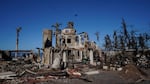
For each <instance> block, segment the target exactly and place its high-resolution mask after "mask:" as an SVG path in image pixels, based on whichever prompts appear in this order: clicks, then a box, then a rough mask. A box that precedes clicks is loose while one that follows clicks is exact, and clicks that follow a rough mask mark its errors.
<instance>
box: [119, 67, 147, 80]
mask: <svg viewBox="0 0 150 84" xmlns="http://www.w3.org/2000/svg"><path fill="white" fill-rule="evenodd" d="M119 73H120V75H121V77H122V78H123V79H125V80H127V81H128V82H140V81H142V80H147V79H146V78H147V74H146V73H145V72H143V71H142V70H141V69H139V68H137V67H136V66H134V65H132V64H129V65H126V66H125V67H123V70H121V71H120V72H119Z"/></svg>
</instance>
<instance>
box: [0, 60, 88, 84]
mask: <svg viewBox="0 0 150 84" xmlns="http://www.w3.org/2000/svg"><path fill="white" fill-rule="evenodd" d="M39 66H40V67H39ZM0 67H3V68H1V69H0V71H1V72H0V84H49V83H51V82H52V81H53V82H54V81H56V80H58V79H80V80H83V81H86V82H91V81H90V80H88V79H87V78H85V75H84V73H82V72H84V70H86V71H88V69H89V66H87V65H86V66H85V65H83V66H82V64H80V65H79V64H77V65H75V68H66V69H64V70H60V69H57V70H53V69H51V68H49V67H47V66H44V65H38V64H33V63H31V64H26V63H25V62H24V61H22V60H18V61H9V62H8V61H5V62H1V65H0ZM81 67H82V69H81ZM45 82H46V83H45Z"/></svg>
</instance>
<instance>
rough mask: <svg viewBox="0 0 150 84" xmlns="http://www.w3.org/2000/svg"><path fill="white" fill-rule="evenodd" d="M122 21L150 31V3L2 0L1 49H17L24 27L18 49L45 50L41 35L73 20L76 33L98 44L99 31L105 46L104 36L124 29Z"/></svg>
mask: <svg viewBox="0 0 150 84" xmlns="http://www.w3.org/2000/svg"><path fill="white" fill-rule="evenodd" d="M122 18H124V19H125V21H126V23H127V25H128V26H130V25H132V27H129V28H130V29H134V30H136V31H137V32H149V31H150V0H0V31H1V32H0V49H2V50H7V49H8V50H13V49H15V48H16V28H18V27H22V30H21V31H20V35H19V49H23V50H24V49H28V50H29V49H33V50H34V49H36V47H42V32H43V30H44V29H52V27H51V26H52V25H53V24H55V23H56V22H58V23H60V24H62V25H61V26H60V29H63V28H65V27H66V26H67V22H69V21H73V22H74V26H75V28H76V31H77V33H80V32H87V33H88V34H89V38H90V40H91V41H96V36H95V35H94V33H95V32H99V36H100V42H97V41H96V42H97V44H98V45H100V46H102V44H103V42H104V36H105V35H106V34H109V35H111V34H113V31H114V30H121V21H122Z"/></svg>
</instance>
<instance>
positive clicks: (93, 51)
mask: <svg viewBox="0 0 150 84" xmlns="http://www.w3.org/2000/svg"><path fill="white" fill-rule="evenodd" d="M53 27H55V30H54V31H53V30H48V29H46V30H44V31H43V57H42V63H43V64H45V65H50V66H51V67H52V68H60V65H61V64H63V67H67V66H68V64H71V63H76V62H82V61H83V60H87V63H88V64H91V65H95V64H96V61H97V60H98V59H99V58H100V57H101V51H100V48H99V47H98V46H97V45H96V43H95V42H92V41H90V40H89V37H88V34H87V33H86V32H82V33H79V34H77V32H76V29H75V28H74V23H73V22H68V26H67V27H66V28H64V29H62V30H61V29H59V24H58V23H56V25H53ZM53 33H54V35H55V39H56V40H55V43H56V44H55V46H53V45H52V43H53V42H52V41H53V39H52V36H53Z"/></svg>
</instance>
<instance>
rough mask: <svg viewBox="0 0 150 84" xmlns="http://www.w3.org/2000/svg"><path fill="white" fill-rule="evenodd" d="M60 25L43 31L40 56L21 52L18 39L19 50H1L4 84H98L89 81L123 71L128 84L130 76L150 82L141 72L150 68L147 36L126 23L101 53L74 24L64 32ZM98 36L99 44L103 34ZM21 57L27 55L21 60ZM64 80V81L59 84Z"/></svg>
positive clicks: (1, 80) (0, 77) (0, 74)
mask: <svg viewBox="0 0 150 84" xmlns="http://www.w3.org/2000/svg"><path fill="white" fill-rule="evenodd" d="M60 25H61V24H59V23H56V24H54V25H52V27H54V30H50V29H45V30H44V31H43V43H42V48H36V49H37V50H38V54H35V53H34V52H33V51H32V50H18V43H19V40H18V39H19V38H18V37H17V40H16V43H17V44H16V50H0V59H1V60H0V61H1V62H0V64H1V65H0V83H2V84H6V83H7V84H16V83H17V84H51V83H52V82H54V83H52V84H55V83H56V84H57V83H61V82H62V81H64V79H68V78H69V79H78V80H83V81H85V82H93V81H96V80H91V79H89V78H88V77H87V75H94V74H99V75H100V72H101V71H120V75H121V76H122V77H123V78H125V79H126V80H129V79H130V75H129V74H128V73H130V74H132V75H133V76H134V77H133V78H134V79H133V80H132V81H129V82H139V81H141V80H147V78H146V77H147V75H145V74H143V73H144V72H143V71H141V69H140V68H143V69H149V67H150V66H149V64H150V62H149V60H150V53H149V52H150V50H149V47H148V45H147V43H148V41H149V39H150V36H149V35H148V34H147V33H144V34H139V35H137V34H136V33H135V32H134V31H131V32H128V30H127V26H126V23H125V21H124V20H123V19H122V27H123V31H121V32H119V34H118V32H117V31H114V34H113V38H112V39H111V37H110V36H109V35H106V36H105V45H104V46H105V49H101V48H99V47H98V45H97V44H96V43H95V42H93V41H90V40H89V36H88V34H87V33H86V32H82V33H78V34H77V32H76V29H75V28H74V23H73V22H68V25H67V27H66V28H64V29H60ZM17 30H18V28H17ZM19 31H20V30H18V32H17V33H18V34H17V36H19ZM95 35H96V36H97V40H98V41H99V32H96V33H95ZM54 37H55V39H54ZM53 40H55V45H53ZM41 52H42V53H43V54H42V56H41V54H40V53H41ZM19 53H24V54H22V56H21V57H20V56H18V55H19ZM12 55H13V56H14V55H15V56H14V57H12ZM127 71H128V73H126V72H127ZM137 73H138V75H137ZM108 77H109V76H108ZM118 78H119V76H118ZM60 79H63V80H62V81H61V82H56V80H60ZM148 80H149V79H148ZM70 83H71V82H70ZM94 83H96V82H94ZM94 83H93V84H94ZM65 84H66V83H65Z"/></svg>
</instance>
